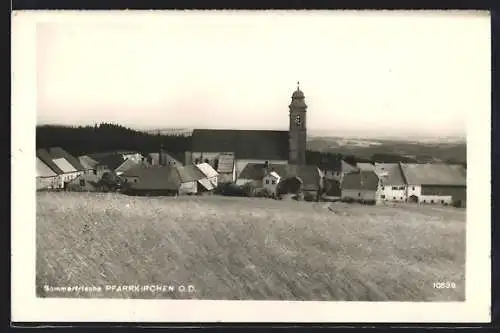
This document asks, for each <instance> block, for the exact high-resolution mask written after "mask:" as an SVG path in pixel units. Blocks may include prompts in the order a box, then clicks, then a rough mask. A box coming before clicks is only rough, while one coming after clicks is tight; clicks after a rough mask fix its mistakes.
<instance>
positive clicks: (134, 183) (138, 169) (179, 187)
mask: <svg viewBox="0 0 500 333" xmlns="http://www.w3.org/2000/svg"><path fill="white" fill-rule="evenodd" d="M120 178H121V179H122V180H123V181H124V184H125V185H124V187H125V191H124V193H127V194H143V195H183V194H197V193H200V192H206V191H211V190H213V189H214V187H213V186H212V183H211V182H210V181H208V179H207V178H206V176H205V175H204V174H203V172H201V170H200V169H198V167H196V166H195V165H186V166H168V165H159V166H148V165H144V164H138V165H136V166H135V167H133V168H131V169H129V170H127V171H125V172H124V173H123V174H122V175H121V176H120Z"/></svg>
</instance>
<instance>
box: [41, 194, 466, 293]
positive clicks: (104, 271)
mask: <svg viewBox="0 0 500 333" xmlns="http://www.w3.org/2000/svg"><path fill="white" fill-rule="evenodd" d="M36 230H37V231H36V242H37V277H36V283H37V294H38V296H40V297H61V296H62V297H130V298H196V299H240V300H247V299H253V300H332V301H347V300H351V301H386V300H390V301H461V300H464V297H465V210H462V209H456V208H447V207H428V206H427V207H418V206H402V205H401V206H395V207H392V206H362V205H358V204H350V205H349V204H336V203H332V204H330V203H310V202H295V201H275V200H271V199H258V198H252V199H250V198H229V197H218V196H210V197H177V198H175V197H170V198H167V197H157V198H144V197H128V196H124V195H120V194H111V193H99V194H90V193H89V194H87V193H84V194H82V193H38V194H37V229H36ZM440 281H443V282H446V281H450V282H454V283H455V284H456V287H455V288H441V289H437V288H434V287H433V283H434V282H440ZM105 285H114V286H122V285H137V286H139V285H140V286H143V285H169V286H175V290H170V289H169V290H168V291H159V290H157V291H156V292H151V291H149V292H148V291H141V292H137V290H133V289H132V290H125V291H123V290H118V289H115V290H112V291H111V290H106V289H105V287H104V286H105ZM180 285H184V286H186V287H187V286H188V285H191V286H193V287H194V290H190V292H188V291H179V290H178V287H179V286H180ZM44 286H52V287H58V286H59V287H71V286H102V289H101V290H94V292H88V291H87V292H86V291H84V290H80V291H73V292H67V291H66V292H64V291H60V290H59V291H57V290H55V289H48V290H47V289H45V287H44ZM117 288H118V287H117Z"/></svg>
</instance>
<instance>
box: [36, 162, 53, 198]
mask: <svg viewBox="0 0 500 333" xmlns="http://www.w3.org/2000/svg"><path fill="white" fill-rule="evenodd" d="M57 180H58V176H57V173H55V172H54V171H53V170H52V169H50V168H49V166H48V165H47V164H45V163H44V162H43V161H42V160H41V159H40V158H38V157H37V158H36V189H37V190H41V189H53V188H57V184H58V183H57Z"/></svg>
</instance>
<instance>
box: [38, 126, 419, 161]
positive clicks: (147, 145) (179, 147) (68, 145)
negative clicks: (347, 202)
mask: <svg viewBox="0 0 500 333" xmlns="http://www.w3.org/2000/svg"><path fill="white" fill-rule="evenodd" d="M36 146H37V148H46V147H55V146H59V147H62V148H63V149H65V150H66V151H68V152H69V153H70V154H72V155H75V156H79V155H83V154H88V153H97V152H103V151H109V150H133V151H138V152H141V153H143V154H147V153H151V152H157V151H159V149H160V147H161V146H163V148H164V150H165V151H167V152H169V153H170V154H173V155H174V156H177V157H181V156H183V154H184V152H185V151H188V150H190V148H191V138H190V137H184V136H174V135H162V134H149V133H146V132H141V131H137V130H133V129H131V128H127V127H124V126H121V125H118V124H112V123H101V124H96V125H94V126H61V125H41V126H37V132H36ZM340 159H344V160H345V161H346V162H348V163H351V164H354V163H356V162H385V163H397V162H404V163H412V162H418V161H417V160H415V159H412V158H409V157H405V156H400V155H397V154H382V153H376V154H373V156H372V157H371V158H360V157H358V156H354V155H347V154H340V153H332V152H319V151H307V153H306V161H307V163H308V164H313V165H335V163H339V161H340Z"/></svg>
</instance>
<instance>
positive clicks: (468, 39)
mask: <svg viewBox="0 0 500 333" xmlns="http://www.w3.org/2000/svg"><path fill="white" fill-rule="evenodd" d="M56 18H57V16H54V19H51V20H45V21H43V22H39V23H37V29H36V42H37V55H36V61H37V63H36V66H37V123H39V124H47V123H50V124H71V125H84V124H94V123H100V122H114V123H118V124H121V125H124V126H129V127H133V128H179V127H180V128H183V127H186V128H234V129H286V128H287V127H288V105H289V103H290V100H291V95H292V93H293V91H294V90H295V89H296V88H297V81H300V89H301V90H302V91H303V92H304V94H305V96H306V103H307V105H308V106H309V107H308V111H307V126H308V130H310V131H322V132H325V131H326V132H328V133H331V134H335V133H338V134H344V133H352V134H361V135H362V134H363V133H364V134H367V135H368V134H370V135H387V134H392V135H395V136H408V135H412V136H413V135H415V136H418V135H422V136H462V135H465V132H466V121H465V119H466V113H467V112H473V111H474V109H475V108H477V107H478V106H479V105H485V103H484V102H485V99H488V101H489V98H490V92H489V90H488V89H489V87H490V86H489V80H490V68H491V67H490V26H489V22H490V21H489V15H488V14H487V13H485V12H448V13H447V12H423V11H422V12H370V11H365V12H355V11H332V12H326V11H323V12H303V11H295V12H292V11H282V12H275V11H274V12H273V11H267V12H265V11H263V12H258V11H254V12H229V11H228V12H224V11H205V12H186V11H179V12H156V13H155V12H152V11H147V12H141V13H135V14H134V13H130V12H129V13H126V14H125V13H122V12H111V13H109V12H108V13H104V12H102V13H96V12H92V13H83V12H82V13H78V12H75V13H72V14H69V15H66V16H65V18H64V19H56Z"/></svg>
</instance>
